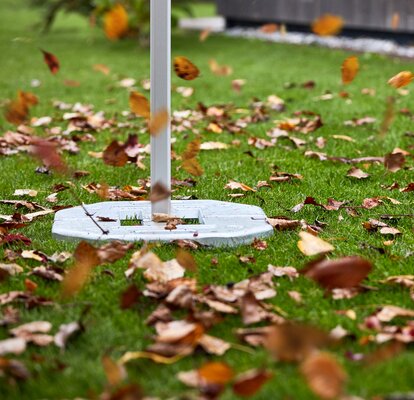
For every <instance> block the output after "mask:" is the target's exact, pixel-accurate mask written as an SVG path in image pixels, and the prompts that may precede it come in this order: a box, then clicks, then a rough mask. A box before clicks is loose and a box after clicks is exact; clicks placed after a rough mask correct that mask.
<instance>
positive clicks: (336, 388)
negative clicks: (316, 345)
mask: <svg viewBox="0 0 414 400" xmlns="http://www.w3.org/2000/svg"><path fill="white" fill-rule="evenodd" d="M300 371H301V373H302V375H303V376H304V377H305V379H306V382H307V383H308V385H309V387H310V389H311V390H312V391H313V393H315V394H316V395H317V396H319V397H320V398H322V399H326V400H330V399H332V400H333V399H337V398H338V397H340V396H341V394H342V393H343V391H344V386H345V382H346V380H347V375H346V372H345V371H344V369H343V367H342V366H341V365H340V364H339V363H338V361H337V360H336V359H335V358H334V357H333V356H332V355H331V354H329V353H315V354H313V355H310V356H309V357H308V358H307V359H306V360H305V361H304V362H303V363H302V365H301V367H300Z"/></svg>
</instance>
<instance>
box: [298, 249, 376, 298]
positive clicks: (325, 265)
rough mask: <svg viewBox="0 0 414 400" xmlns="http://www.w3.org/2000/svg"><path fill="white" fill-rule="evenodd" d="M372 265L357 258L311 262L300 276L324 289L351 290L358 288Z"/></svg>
mask: <svg viewBox="0 0 414 400" xmlns="http://www.w3.org/2000/svg"><path fill="white" fill-rule="evenodd" d="M372 268H373V265H372V264H371V263H370V262H369V261H367V260H364V259H362V258H360V257H358V256H352V257H343V258H340V259H336V260H326V259H322V260H316V261H311V262H310V263H308V264H307V265H306V267H305V268H304V269H303V270H302V271H301V273H302V274H304V275H305V276H307V277H308V278H310V279H313V280H314V281H316V282H317V283H319V284H320V285H321V286H322V287H324V288H325V289H328V290H331V289H335V288H353V287H356V286H358V285H359V284H360V283H361V282H362V281H363V280H364V279H365V278H366V277H367V276H368V274H369V273H370V272H371V270H372Z"/></svg>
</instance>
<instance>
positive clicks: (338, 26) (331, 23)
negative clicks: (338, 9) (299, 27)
mask: <svg viewBox="0 0 414 400" xmlns="http://www.w3.org/2000/svg"><path fill="white" fill-rule="evenodd" d="M343 26H344V20H343V19H342V18H341V17H339V16H337V15H332V14H325V15H322V16H321V17H319V18H318V19H317V20H315V21H314V22H313V24H312V32H313V33H315V34H316V35H319V36H335V35H337V34H338V33H339V32H341V30H342V28H343Z"/></svg>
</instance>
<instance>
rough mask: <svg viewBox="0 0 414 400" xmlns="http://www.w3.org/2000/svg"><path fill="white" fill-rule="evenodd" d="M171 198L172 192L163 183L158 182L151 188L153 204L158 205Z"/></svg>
mask: <svg viewBox="0 0 414 400" xmlns="http://www.w3.org/2000/svg"><path fill="white" fill-rule="evenodd" d="M170 196H171V191H170V190H168V189H167V187H166V186H165V185H164V184H163V183H161V182H157V183H155V184H154V185H153V186H152V187H151V195H150V198H149V199H150V201H151V202H153V203H157V202H159V201H162V200H165V199H168V198H169V197H170Z"/></svg>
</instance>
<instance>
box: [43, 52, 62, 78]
mask: <svg viewBox="0 0 414 400" xmlns="http://www.w3.org/2000/svg"><path fill="white" fill-rule="evenodd" d="M41 52H42V53H43V59H44V60H45V63H46V65H47V66H48V67H49V70H50V72H51V73H52V74H53V75H55V74H57V73H58V71H59V68H60V63H59V60H58V59H57V57H56V56H55V55H54V54H52V53H48V52H47V51H44V50H41Z"/></svg>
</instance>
